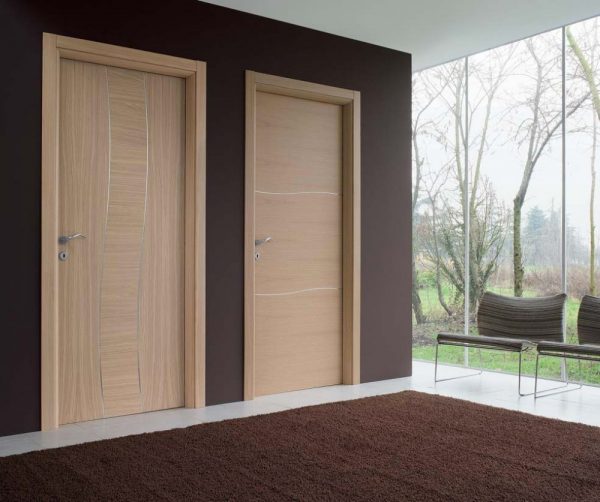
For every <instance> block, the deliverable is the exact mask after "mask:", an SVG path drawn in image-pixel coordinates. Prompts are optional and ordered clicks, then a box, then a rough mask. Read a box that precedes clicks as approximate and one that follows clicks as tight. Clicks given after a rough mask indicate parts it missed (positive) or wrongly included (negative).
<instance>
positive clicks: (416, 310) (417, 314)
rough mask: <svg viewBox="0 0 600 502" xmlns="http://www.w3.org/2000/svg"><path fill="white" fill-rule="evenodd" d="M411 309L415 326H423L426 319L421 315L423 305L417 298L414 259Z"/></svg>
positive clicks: (417, 287)
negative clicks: (415, 322)
mask: <svg viewBox="0 0 600 502" xmlns="http://www.w3.org/2000/svg"><path fill="white" fill-rule="evenodd" d="M412 307H413V312H414V313H415V320H416V321H417V324H423V323H424V322H425V321H426V320H427V319H426V317H425V314H423V304H422V302H421V297H420V296H419V281H418V276H417V267H416V266H415V259H414V258H413V260H412Z"/></svg>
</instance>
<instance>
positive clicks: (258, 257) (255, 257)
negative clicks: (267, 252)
mask: <svg viewBox="0 0 600 502" xmlns="http://www.w3.org/2000/svg"><path fill="white" fill-rule="evenodd" d="M254 260H255V261H258V260H260V253H259V252H258V251H257V252H256V254H255V255H254Z"/></svg>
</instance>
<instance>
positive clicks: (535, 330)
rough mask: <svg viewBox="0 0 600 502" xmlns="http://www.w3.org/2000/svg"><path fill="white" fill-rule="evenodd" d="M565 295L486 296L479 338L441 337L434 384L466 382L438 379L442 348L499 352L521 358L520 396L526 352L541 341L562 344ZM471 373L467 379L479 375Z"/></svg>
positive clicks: (480, 311) (481, 305)
mask: <svg viewBox="0 0 600 502" xmlns="http://www.w3.org/2000/svg"><path fill="white" fill-rule="evenodd" d="M566 297H567V296H566V295H565V294H559V295H554V296H545V297H537V298H517V297H512V296H502V295H498V294H496V293H490V292H486V293H484V295H483V297H482V298H481V300H480V302H479V309H478V310H477V327H478V330H479V335H464V334H455V333H440V334H439V335H438V336H437V339H436V342H437V343H436V347H435V374H434V380H435V382H436V383H437V382H442V381H445V380H453V379H455V378H463V376H459V377H453V378H444V379H438V378H437V370H438V350H439V347H440V346H442V345H452V346H459V347H469V348H477V349H480V350H481V349H490V350H500V351H504V352H516V353H518V354H519V388H518V391H519V395H521V396H525V395H531V394H533V393H529V394H524V393H522V392H521V368H522V356H523V352H525V351H528V350H531V349H534V348H535V346H536V345H537V344H538V343H540V342H542V341H552V342H561V341H562V340H563V317H564V305H565V300H566ZM480 373H481V371H479V372H477V373H474V374H473V373H471V374H468V375H464V377H466V376H474V375H476V374H480Z"/></svg>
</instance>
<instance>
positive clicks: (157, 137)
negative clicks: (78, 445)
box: [58, 59, 185, 423]
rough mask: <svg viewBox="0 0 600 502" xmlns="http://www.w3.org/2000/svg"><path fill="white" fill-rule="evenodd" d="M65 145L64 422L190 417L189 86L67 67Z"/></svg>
mask: <svg viewBox="0 0 600 502" xmlns="http://www.w3.org/2000/svg"><path fill="white" fill-rule="evenodd" d="M59 138H60V140H59V141H60V142H59V173H58V175H59V178H58V193H59V195H58V202H59V206H58V231H59V233H60V236H59V251H60V253H62V254H59V258H58V259H59V272H58V291H59V300H58V304H59V305H58V311H59V315H58V333H59V350H58V357H59V374H58V384H59V393H58V395H59V423H70V422H79V421H82V420H90V419H96V418H100V417H111V416H115V415H125V414H130V413H138V412H143V411H149V410H158V409H164V408H173V407H178V406H183V405H184V232H185V229H184V201H185V193H184V192H185V190H184V186H185V80H184V79H182V78H179V77H174V76H166V75H159V74H155V73H145V72H141V71H136V70H131V69H123V68H116V67H112V66H104V65H100V64H93V63H89V62H81V61H72V60H69V59H61V60H60V103H59ZM78 234H81V235H78Z"/></svg>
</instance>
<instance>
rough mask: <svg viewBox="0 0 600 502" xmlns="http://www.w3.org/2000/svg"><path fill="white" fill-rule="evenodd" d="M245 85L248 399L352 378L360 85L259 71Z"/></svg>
mask: <svg viewBox="0 0 600 502" xmlns="http://www.w3.org/2000/svg"><path fill="white" fill-rule="evenodd" d="M246 92H247V94H246V99H247V105H246V106H247V108H246V109H247V118H246V120H247V125H246V127H247V131H246V141H247V151H246V155H247V159H246V162H247V171H246V176H247V180H246V183H247V185H246V187H247V192H246V197H247V200H246V224H247V227H246V239H247V241H246V252H247V257H246V267H247V268H246V281H247V284H246V356H245V363H246V370H245V383H246V390H245V396H246V398H251V397H254V396H260V395H265V394H273V393H278V392H286V391H292V390H298V389H304V388H310V387H319V386H326V385H335V384H340V383H343V382H345V383H354V382H356V381H357V380H358V357H357V356H358V346H357V345H358V344H357V341H358V326H357V324H356V321H357V317H356V316H357V315H358V313H357V310H358V303H357V299H358V296H353V295H354V293H356V291H357V288H358V284H359V283H358V273H359V272H358V270H359V269H358V267H357V261H358V257H359V249H358V246H359V241H358V232H357V230H358V227H357V226H356V225H355V224H356V219H357V217H358V208H357V207H356V195H357V193H358V187H357V186H356V184H357V183H358V180H357V179H356V172H355V171H356V169H355V168H356V167H357V164H356V163H355V162H354V160H355V159H356V154H357V151H356V150H355V148H354V147H355V146H356V145H355V143H354V142H355V141H356V138H355V135H354V134H353V131H355V128H354V125H355V119H356V113H355V112H357V109H356V108H355V107H357V106H358V100H359V96H358V93H355V92H354V91H346V90H343V89H336V88H330V87H326V86H319V85H318V84H310V83H306V82H299V81H294V80H291V79H283V78H280V77H272V76H268V75H264V74H255V73H253V72H248V73H247V91H246ZM356 125H357V124H356ZM248 252H250V253H251V254H249V253H248ZM355 265H356V268H355Z"/></svg>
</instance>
